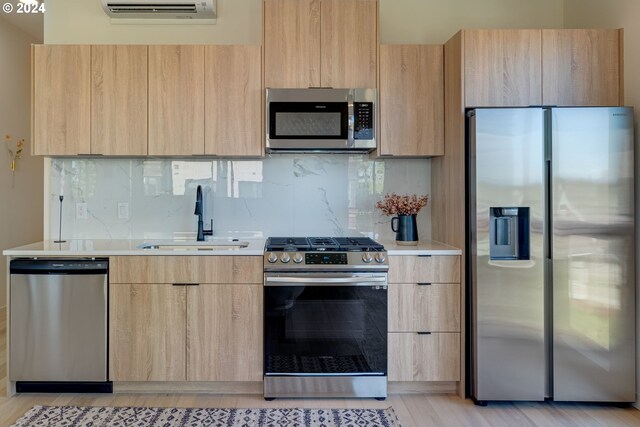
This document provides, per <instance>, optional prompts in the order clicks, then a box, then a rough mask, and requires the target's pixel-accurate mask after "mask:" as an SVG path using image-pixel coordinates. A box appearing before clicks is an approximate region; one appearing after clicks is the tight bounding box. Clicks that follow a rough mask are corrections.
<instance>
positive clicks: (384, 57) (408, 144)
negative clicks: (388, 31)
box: [379, 45, 444, 157]
mask: <svg viewBox="0 0 640 427" xmlns="http://www.w3.org/2000/svg"><path fill="white" fill-rule="evenodd" d="M379 96H380V103H379V105H380V154H381V155H383V156H384V155H393V156H412V157H418V156H438V155H444V68H443V47H442V45H396V46H394V45H382V46H380V90H379Z"/></svg>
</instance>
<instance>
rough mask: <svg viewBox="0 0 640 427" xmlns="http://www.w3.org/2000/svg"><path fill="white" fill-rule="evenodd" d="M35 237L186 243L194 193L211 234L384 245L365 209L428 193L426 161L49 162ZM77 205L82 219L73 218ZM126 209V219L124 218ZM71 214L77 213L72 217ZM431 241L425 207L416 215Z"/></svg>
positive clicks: (383, 232) (378, 218) (378, 222)
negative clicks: (357, 239)
mask: <svg viewBox="0 0 640 427" xmlns="http://www.w3.org/2000/svg"><path fill="white" fill-rule="evenodd" d="M49 161H50V164H49V168H48V169H49V174H48V176H49V178H48V183H47V184H48V197H47V198H46V200H45V202H46V204H47V205H48V206H46V207H45V212H49V223H48V224H47V226H46V228H45V236H47V238H50V239H56V238H57V237H58V231H59V229H60V228H59V225H58V224H59V219H60V216H59V197H58V196H59V195H60V194H61V193H63V194H64V205H63V214H62V238H63V239H164V238H175V237H185V238H193V237H194V236H195V231H196V217H195V216H194V214H193V212H194V207H195V194H196V187H197V186H198V185H202V187H203V190H204V191H203V195H204V205H205V212H204V213H205V224H206V227H207V228H208V226H209V221H210V218H213V220H214V235H215V236H219V237H229V236H233V237H244V238H248V237H252V236H253V237H268V236H292V235H293V236H347V235H356V234H358V233H364V234H366V235H368V236H370V237H373V238H381V239H393V238H394V233H393V232H392V231H391V228H390V220H391V218H389V217H386V216H383V215H381V214H380V211H379V210H378V209H376V208H375V203H376V201H378V200H380V199H382V197H383V196H384V194H385V193H387V192H396V193H410V194H411V193H417V194H430V192H431V178H430V175H431V173H430V167H431V162H430V161H429V160H424V159H403V160H400V159H384V160H378V159H375V160H374V159H371V158H370V157H369V156H367V155H336V154H325V155H308V154H305V155H283V154H281V155H273V156H271V157H267V158H265V159H259V160H229V159H226V160H219V159H214V160H209V159H207V160H191V159H189V160H187V159H129V158H127V159H95V158H55V159H50V160H49ZM82 203H85V204H86V219H83V218H78V216H80V217H81V216H82V212H78V211H82V210H83V205H78V204H82ZM127 211H128V212H127ZM78 213H79V214H80V215H78ZM418 231H419V235H420V238H421V239H427V238H429V237H430V236H431V201H429V204H428V205H427V207H426V208H424V209H423V210H422V211H421V212H420V214H419V215H418Z"/></svg>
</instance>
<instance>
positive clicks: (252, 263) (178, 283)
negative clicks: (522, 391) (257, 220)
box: [109, 256, 262, 381]
mask: <svg viewBox="0 0 640 427" xmlns="http://www.w3.org/2000/svg"><path fill="white" fill-rule="evenodd" d="M109 280H110V295H109V307H110V308H109V312H110V322H109V342H110V347H109V359H110V365H109V375H110V378H111V379H112V380H113V381H260V380H261V379H262V347H261V345H260V343H261V342H262V257H258V256H253V257H251V256H246V257H245V256H219V257H215V256H211V257H210V256H203V257H198V256H182V257H173V256H166V257H165V256H142V257H128V256H122V257H112V258H111V259H110V279H109ZM252 280H253V281H252Z"/></svg>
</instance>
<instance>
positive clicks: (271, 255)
mask: <svg viewBox="0 0 640 427" xmlns="http://www.w3.org/2000/svg"><path fill="white" fill-rule="evenodd" d="M267 261H269V262H270V263H271V264H273V263H274V262H276V261H278V256H277V255H276V254H274V253H273V252H269V255H267Z"/></svg>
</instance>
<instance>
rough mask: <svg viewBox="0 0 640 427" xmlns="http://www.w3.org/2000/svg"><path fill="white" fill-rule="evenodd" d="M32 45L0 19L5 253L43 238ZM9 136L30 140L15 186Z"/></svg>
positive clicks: (0, 204) (0, 300) (1, 236)
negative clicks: (33, 152)
mask: <svg viewBox="0 0 640 427" xmlns="http://www.w3.org/2000/svg"><path fill="white" fill-rule="evenodd" d="M31 43H36V41H35V40H34V39H33V38H32V37H31V36H29V35H27V34H26V33H23V32H22V31H20V30H18V29H17V28H16V27H14V26H13V25H12V24H10V23H8V22H6V21H4V20H2V19H0V94H2V96H0V144H2V147H0V222H1V223H2V228H0V251H2V250H4V249H8V248H10V247H15V246H19V245H23V244H26V243H31V242H35V241H38V240H41V239H42V218H43V211H42V206H43V189H42V182H43V160H42V159H41V158H36V157H31V156H30V155H29V151H30V148H31V144H30V108H29V105H30V61H31V56H30V44H31ZM6 134H10V135H11V136H12V137H14V138H16V137H17V138H24V139H25V140H26V141H27V144H26V145H25V148H24V154H23V156H22V158H21V159H19V160H18V163H17V169H16V173H15V184H14V187H13V188H12V186H11V160H10V159H11V158H10V156H9V154H8V153H7V150H6V143H5V139H4V138H5V135H6ZM12 147H15V145H12ZM6 274H7V273H6V262H5V260H4V258H3V259H2V262H0V307H4V306H5V305H6Z"/></svg>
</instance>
